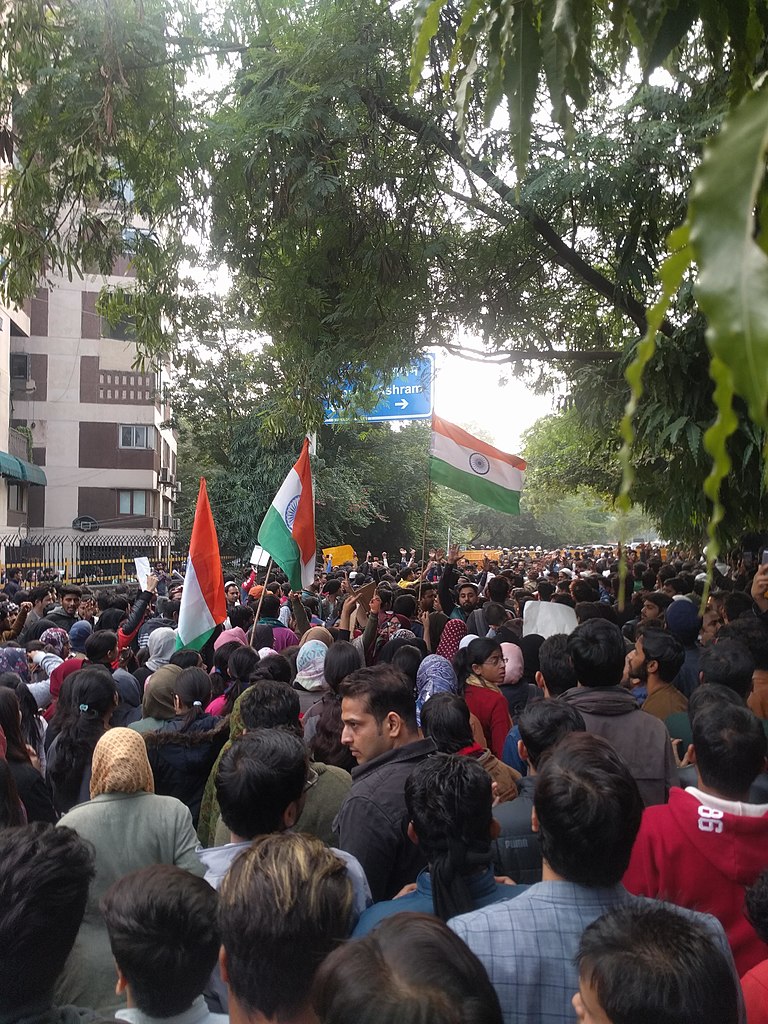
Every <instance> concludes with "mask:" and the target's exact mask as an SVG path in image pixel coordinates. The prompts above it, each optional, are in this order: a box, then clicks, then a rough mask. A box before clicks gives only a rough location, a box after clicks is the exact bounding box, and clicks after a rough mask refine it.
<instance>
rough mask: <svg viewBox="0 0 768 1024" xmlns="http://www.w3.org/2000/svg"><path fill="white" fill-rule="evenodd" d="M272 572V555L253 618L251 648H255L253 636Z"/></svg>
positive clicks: (249, 644)
mask: <svg viewBox="0 0 768 1024" xmlns="http://www.w3.org/2000/svg"><path fill="white" fill-rule="evenodd" d="M271 572H272V555H270V556H269V561H268V562H267V575H266V576H265V577H264V585H263V587H262V590H261V594H260V595H259V603H258V605H257V606H256V613H255V615H254V616H253V625H252V626H251V635H250V638H249V640H248V646H249V647H253V634H254V633H255V632H256V626H257V625H258V623H259V616H260V615H261V605H262V602H263V601H264V595H265V594H266V592H267V584H268V583H269V574H270V573H271Z"/></svg>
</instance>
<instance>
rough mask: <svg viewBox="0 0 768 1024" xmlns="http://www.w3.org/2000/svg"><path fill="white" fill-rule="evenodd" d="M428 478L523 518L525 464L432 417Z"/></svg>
mask: <svg viewBox="0 0 768 1024" xmlns="http://www.w3.org/2000/svg"><path fill="white" fill-rule="evenodd" d="M429 455H430V458H429V476H430V479H432V480H434V481H435V482H436V483H438V484H445V486H446V487H451V488H452V489H453V490H454V491H460V492H461V493H462V494H466V495H468V496H469V497H470V498H474V499H475V501H477V502H479V504H481V505H487V506H488V507H489V508H495V509H497V510H498V511H499V512H507V513H509V515H513V516H519V515H520V491H521V490H522V489H523V482H524V480H525V469H526V464H525V462H524V461H523V460H522V459H521V458H518V456H517V455H509V454H508V453H507V452H502V451H499V449H498V448H494V447H493V446H492V445H490V444H486V443H485V441H481V440H480V439H479V438H477V437H472V435H471V434H468V433H467V432H466V430H462V429H461V427H457V426H455V425H454V424H453V423H449V422H448V421H447V420H443V419H440V417H439V416H433V417H432V442H431V444H430V448H429Z"/></svg>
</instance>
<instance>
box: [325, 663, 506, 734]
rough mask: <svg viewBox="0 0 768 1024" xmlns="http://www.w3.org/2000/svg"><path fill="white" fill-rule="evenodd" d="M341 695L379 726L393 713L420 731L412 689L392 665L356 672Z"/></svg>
mask: <svg viewBox="0 0 768 1024" xmlns="http://www.w3.org/2000/svg"><path fill="white" fill-rule="evenodd" d="M496 646H498V644H497V645H496ZM339 695H340V697H341V698H342V700H343V699H345V698H348V699H349V700H359V701H361V702H362V703H363V704H364V705H365V707H366V709H367V711H368V713H369V714H371V715H373V717H374V718H375V719H376V722H377V724H378V725H381V724H382V722H383V721H384V719H385V718H386V717H387V715H388V714H390V712H394V713H395V714H396V715H399V716H400V718H402V720H403V722H404V723H405V725H406V727H407V729H408V731H409V732H416V730H417V728H418V725H417V722H416V698H415V697H414V693H413V687H412V686H411V684H410V683H408V682H406V680H405V679H404V678H403V677H402V675H401V674H400V673H399V672H397V671H396V670H395V669H393V668H392V666H391V665H371V666H369V667H368V668H359V669H357V671H356V672H352V673H351V674H350V675H348V676H347V678H346V679H345V680H344V681H343V682H342V683H341V686H340V687H339Z"/></svg>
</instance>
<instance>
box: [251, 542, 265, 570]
mask: <svg viewBox="0 0 768 1024" xmlns="http://www.w3.org/2000/svg"><path fill="white" fill-rule="evenodd" d="M269 558H270V555H269V552H268V551H265V550H264V548H263V547H262V546H261V545H260V544H257V545H256V547H255V548H254V549H253V553H252V554H251V565H266V564H267V562H268V561H269Z"/></svg>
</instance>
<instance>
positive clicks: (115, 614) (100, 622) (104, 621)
mask: <svg viewBox="0 0 768 1024" xmlns="http://www.w3.org/2000/svg"><path fill="white" fill-rule="evenodd" d="M127 618H128V609H127V608H117V607H116V606H115V605H114V603H113V604H111V605H110V606H109V608H106V609H105V610H104V611H103V612H102V613H101V615H99V617H98V619H97V621H96V624H95V625H94V627H93V633H92V634H91V636H90V637H89V638H88V639H89V640H91V639H93V637H94V636H96V634H97V633H103V632H104V631H105V630H107V631H109V632H111V633H116V632H117V631H118V629H119V628H120V625H121V624H122V623H123V622H125V620H126V619H127ZM85 642H86V643H88V640H86V641H85Z"/></svg>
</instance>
